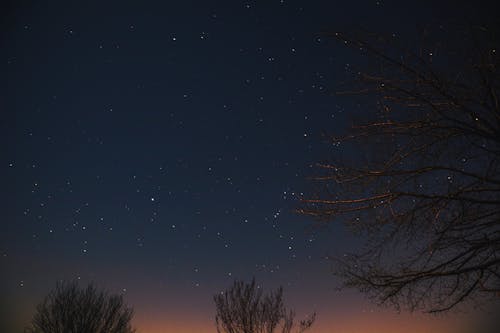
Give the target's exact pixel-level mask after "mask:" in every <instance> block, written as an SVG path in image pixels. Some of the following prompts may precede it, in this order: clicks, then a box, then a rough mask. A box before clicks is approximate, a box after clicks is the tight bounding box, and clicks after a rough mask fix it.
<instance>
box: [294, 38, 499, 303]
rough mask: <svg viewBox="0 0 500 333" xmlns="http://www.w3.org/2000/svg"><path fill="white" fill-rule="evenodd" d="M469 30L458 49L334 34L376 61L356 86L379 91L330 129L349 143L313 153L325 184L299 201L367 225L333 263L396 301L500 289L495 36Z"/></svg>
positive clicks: (320, 215)
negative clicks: (356, 244) (348, 121)
mask: <svg viewBox="0 0 500 333" xmlns="http://www.w3.org/2000/svg"><path fill="white" fill-rule="evenodd" d="M468 31H469V32H470V34H468V33H467V31H462V32H464V33H466V34H467V35H466V36H464V34H462V36H461V38H459V41H460V43H457V45H459V47H458V48H457V49H453V48H450V46H449V45H447V46H446V47H444V46H443V45H442V44H439V43H432V44H430V45H428V46H426V45H422V47H421V48H420V49H414V50H413V51H412V50H410V49H408V48H399V47H397V46H395V45H396V43H395V39H394V38H393V36H391V37H389V38H382V37H380V36H375V37H372V36H370V35H367V34H364V35H363V37H362V38H356V37H355V36H349V35H346V34H342V33H337V34H334V37H335V38H337V39H339V40H340V41H341V42H342V44H346V45H348V46H352V47H353V48H354V49H355V50H356V51H359V52H360V53H361V54H363V55H367V56H368V59H371V60H375V61H376V63H377V66H376V69H375V70H372V71H368V72H366V71H359V72H357V73H355V74H356V75H357V77H358V78H359V81H357V82H358V83H359V85H358V86H357V87H356V88H354V89H351V90H350V93H354V94H360V95H361V96H365V97H366V96H368V95H371V94H372V95H371V96H374V97H376V99H377V104H376V105H377V106H378V108H377V110H378V111H377V112H373V113H371V114H370V112H366V113H365V114H364V117H365V119H364V121H362V122H358V124H356V125H354V126H353V127H352V128H351V130H350V131H349V132H348V133H347V134H346V135H342V136H334V137H330V136H329V137H328V139H329V140H331V142H332V143H334V144H335V147H338V146H339V145H340V146H341V147H344V153H345V154H344V156H343V157H338V155H336V156H337V158H335V157H334V158H333V159H332V160H328V161H324V162H322V163H318V167H319V170H320V173H319V175H318V176H317V177H314V181H315V182H316V184H317V185H318V190H316V191H315V193H314V194H313V195H310V196H308V197H303V198H302V203H303V205H302V207H301V208H300V209H299V213H301V214H306V215H310V216H313V217H314V218H316V219H317V221H319V222H320V223H323V222H329V221H332V220H335V219H337V220H341V221H344V222H346V223H347V224H348V225H349V226H351V227H352V228H354V229H355V230H357V231H359V232H360V233H362V234H364V235H365V236H366V238H365V239H367V243H366V247H365V248H364V249H363V250H360V251H359V252H358V253H355V254H350V255H345V256H344V257H342V258H338V260H337V262H336V267H337V273H338V274H340V276H341V277H343V278H344V281H345V284H346V285H347V286H350V287H355V288H358V289H360V290H361V291H363V292H366V293H367V294H368V295H369V296H370V297H373V298H374V299H376V300H377V301H379V302H380V303H383V304H389V305H393V306H395V307H396V308H397V309H399V308H400V307H401V306H404V307H405V308H408V309H410V310H416V309H422V310H425V311H429V312H441V311H447V310H450V309H452V308H455V307H456V306H457V305H459V304H461V305H466V304H471V303H470V302H471V301H476V300H477V301H481V302H482V301H484V300H499V299H500V297H499V296H500V103H499V98H500V81H499V72H498V69H499V53H500V49H499V46H500V45H499V44H498V39H497V38H496V36H493V37H492V34H491V31H488V30H486V29H484V28H478V29H471V30H468ZM455 32H456V30H455ZM452 35H453V33H445V38H447V42H448V43H452V42H451V39H452V37H453V36H452ZM372 63H373V62H372ZM366 118H369V119H366ZM474 303H476V302H474Z"/></svg>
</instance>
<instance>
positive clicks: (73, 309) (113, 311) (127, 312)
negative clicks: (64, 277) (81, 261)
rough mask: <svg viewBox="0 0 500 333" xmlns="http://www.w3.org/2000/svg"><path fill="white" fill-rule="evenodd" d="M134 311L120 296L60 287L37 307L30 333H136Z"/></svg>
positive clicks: (91, 288)
mask: <svg viewBox="0 0 500 333" xmlns="http://www.w3.org/2000/svg"><path fill="white" fill-rule="evenodd" d="M132 316H133V311H132V309H131V308H128V307H126V305H125V304H124V302H123V298H122V296H120V295H109V294H108V293H106V292H105V291H101V290H98V289H97V288H96V287H95V286H94V285H92V284H89V285H88V286H87V287H86V288H80V287H79V286H78V284H77V283H76V282H72V283H58V284H57V286H56V288H55V289H54V290H53V291H51V292H50V293H49V294H48V295H47V296H46V297H45V299H44V300H43V301H42V302H41V303H40V304H39V305H38V306H37V309H36V313H35V315H34V316H33V319H32V321H31V325H30V326H29V327H28V328H26V329H25V332H26V333H70V332H71V333H133V332H135V330H134V329H132V327H131V320H132Z"/></svg>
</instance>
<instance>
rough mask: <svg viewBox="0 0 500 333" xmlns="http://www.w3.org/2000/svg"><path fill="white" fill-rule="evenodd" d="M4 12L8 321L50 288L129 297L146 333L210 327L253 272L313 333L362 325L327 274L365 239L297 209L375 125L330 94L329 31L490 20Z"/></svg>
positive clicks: (209, 6) (3, 263) (436, 12)
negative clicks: (343, 320) (222, 298)
mask: <svg viewBox="0 0 500 333" xmlns="http://www.w3.org/2000/svg"><path fill="white" fill-rule="evenodd" d="M4 6H5V7H4V10H2V14H1V15H2V18H1V20H2V21H1V30H0V72H1V73H2V75H1V80H0V84H1V89H0V109H1V115H2V116H1V117H2V121H1V140H2V154H1V155H0V177H1V184H2V192H1V194H0V195H1V200H0V202H1V212H2V213H1V214H2V217H1V223H2V232H1V233H0V254H1V257H0V270H1V271H2V272H3V273H2V278H1V279H2V280H1V284H0V293H1V294H2V295H5V297H2V298H3V300H2V302H3V304H1V307H0V310H1V312H2V313H1V316H2V317H1V318H0V320H2V321H6V322H8V324H9V325H17V326H16V327H22V325H23V324H25V323H26V322H27V320H29V317H30V316H31V313H32V310H33V307H34V305H35V304H36V302H37V301H39V299H40V298H41V297H42V296H43V295H44V294H45V293H47V291H48V290H49V289H50V288H51V287H53V286H54V284H55V282H56V281H57V280H61V279H80V280H82V282H88V281H94V282H96V283H97V284H99V285H101V286H104V287H106V288H108V289H110V290H112V291H114V292H120V293H123V294H124V295H125V297H126V299H127V300H128V301H129V302H130V303H131V304H132V305H134V306H135V307H136V311H137V314H138V315H137V320H138V323H137V326H138V328H139V331H141V328H142V331H143V332H163V331H165V332H168V328H166V327H167V326H168V323H169V322H172V323H175V324H172V325H173V326H172V327H174V326H175V327H178V324H177V322H176V321H175V320H174V319H173V318H174V317H176V316H177V318H179V316H181V317H182V316H185V318H192V322H193V323H192V324H191V326H189V325H187V326H186V327H191V331H194V330H195V329H194V328H192V327H195V326H196V325H198V324H199V327H204V328H206V329H207V332H208V331H210V330H212V327H210V326H207V325H209V324H210V320H211V318H212V315H213V306H212V300H211V296H212V295H213V294H214V293H215V292H218V291H220V290H222V289H225V288H226V287H228V286H229V285H230V283H231V282H232V281H233V279H235V278H239V279H250V278H251V277H252V276H256V277H257V278H258V279H259V281H261V282H263V283H264V284H265V285H266V286H269V287H274V286H277V285H280V284H281V285H284V286H285V287H286V289H285V290H286V292H288V293H289V295H290V299H291V302H292V303H293V304H294V305H295V306H296V307H297V308H298V309H299V310H301V311H311V310H316V311H317V312H318V318H319V320H320V321H319V323H318V325H319V326H318V329H323V330H325V331H328V325H329V323H330V322H329V321H328V319H327V318H329V316H331V313H333V312H335V310H336V309H337V310H338V309H340V308H341V306H340V305H341V304H344V305H345V308H344V309H342V310H338V311H337V312H338V313H344V312H345V313H349V314H350V315H352V313H356V311H367V310H366V309H367V304H366V303H364V302H362V301H361V300H360V299H361V297H360V296H357V295H354V294H352V293H350V292H347V293H338V292H336V291H335V287H336V286H338V283H337V281H336V280H335V279H334V278H333V277H332V276H331V274H330V266H329V265H330V264H329V262H328V261H327V260H324V257H325V255H326V254H327V253H334V254H337V255H340V254H342V253H343V252H344V251H347V250H349V249H350V248H353V247H355V246H356V245H357V244H358V242H356V241H355V240H354V238H353V237H351V236H349V235H348V233H347V232H346V231H345V230H343V228H342V227H341V226H340V225H332V226H331V227H330V228H328V229H314V228H313V229H311V228H310V227H311V225H312V221H310V220H307V219H305V218H304V217H301V216H296V215H294V214H293V212H292V211H293V209H294V207H295V205H296V198H297V195H298V194H300V193H301V192H304V191H308V190H310V188H309V185H308V183H307V181H306V180H305V178H306V177H307V176H308V175H310V174H312V173H313V172H314V171H313V170H311V168H310V165H311V164H312V163H314V162H315V161H319V160H321V159H324V158H327V157H328V156H329V155H330V154H332V153H334V152H335V150H338V149H341V147H331V146H328V145H326V144H324V143H323V142H322V141H321V135H320V134H321V132H322V131H327V132H330V133H335V132H339V131H342V130H343V129H345V128H346V127H347V126H349V125H350V122H349V119H350V116H351V115H352V114H353V113H357V114H359V112H361V114H362V112H370V110H369V107H367V104H365V103H363V105H361V104H359V101H357V100H355V99H349V98H345V97H343V98H339V97H336V96H332V92H333V91H335V89H336V88H337V87H338V86H339V85H341V83H342V82H345V81H346V80H350V79H352V76H351V75H350V71H351V70H350V69H351V68H352V66H356V65H358V63H356V61H359V59H358V58H356V55H355V53H353V52H352V50H348V49H347V48H343V47H342V46H341V45H338V44H337V43H336V42H335V41H333V40H331V39H330V38H328V37H326V36H324V35H323V34H322V33H324V32H328V31H335V30H352V29H358V28H364V29H367V30H368V31H374V32H380V33H391V34H392V33H395V34H397V35H400V36H405V35H406V36H409V37H408V38H413V37H414V36H415V35H416V33H417V31H418V29H419V28H420V27H422V26H425V25H427V24H431V25H437V24H448V23H452V24H456V23H475V22H480V23H481V22H482V20H484V21H488V17H487V16H486V14H485V13H486V12H488V9H490V10H491V8H477V5H476V4H474V3H472V2H471V4H469V5H466V6H457V5H456V4H453V2H440V4H438V5H436V4H431V2H426V1H424V2H418V3H417V2H415V4H410V3H409V2H395V1H394V2H388V1H286V0H285V1H279V0H276V1H183V2H174V1H164V2H147V3H146V2H140V1H124V2H122V1H102V2H101V1H95V2H94V1H89V2H72V1H50V2H49V3H48V4H47V3H45V2H42V1H32V2H23V4H19V3H16V2H12V3H11V4H10V5H4ZM402 39H403V40H404V37H402ZM356 59H358V60H356ZM364 108H366V111H364V110H365V109H364ZM345 153H347V154H348V152H345ZM351 303H352V305H350V306H347V304H351ZM347 308H349V309H351V310H349V311H351V312H352V313H351V312H349V311H348V310H346V309H347ZM151 309H154V310H152V311H149V310H151ZM361 309H362V310H361ZM342 311H344V312H342ZM160 314H161V315H160ZM322 314H323V319H321V316H322ZM159 317H161V318H159ZM325 317H326V318H325ZM6 318H9V319H8V320H7V319H6ZM183 318H184V317H183ZM321 320H323V321H322V322H321ZM196 323H198V324H196ZM195 324H196V325H195ZM141 325H142V326H141ZM148 325H149V326H148ZM162 325H163V326H162ZM165 325H167V326H165ZM176 325H177V326H176ZM179 325H180V324H179ZM193 325H194V326H193ZM197 327H198V326H197ZM176 330H177V329H176Z"/></svg>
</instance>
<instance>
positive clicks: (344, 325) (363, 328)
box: [134, 311, 464, 333]
mask: <svg viewBox="0 0 500 333" xmlns="http://www.w3.org/2000/svg"><path fill="white" fill-rule="evenodd" d="M134 324H135V327H136V328H137V331H138V332H139V333H193V332H196V333H209V332H210V333H213V332H216V328H215V324H214V322H213V321H212V320H210V319H209V318H207V317H206V316H203V317H196V316H194V315H193V316H192V317H189V316H181V317H171V318H165V317H164V318H151V317H148V318H144V317H142V316H137V317H136V318H135V320H134ZM463 325H464V318H461V319H460V318H457V317H453V316H451V317H432V316H429V315H410V314H396V313H389V312H381V311H376V312H372V313H359V314H350V315H348V316H346V315H342V314H340V313H339V314H338V315H335V314H333V315H330V316H327V315H326V314H324V315H323V316H322V315H321V313H318V316H317V320H316V322H315V323H314V325H313V326H312V328H311V329H310V332H311V333H332V332H335V333H402V332H404V333H457V332H458V331H459V328H460V327H463Z"/></svg>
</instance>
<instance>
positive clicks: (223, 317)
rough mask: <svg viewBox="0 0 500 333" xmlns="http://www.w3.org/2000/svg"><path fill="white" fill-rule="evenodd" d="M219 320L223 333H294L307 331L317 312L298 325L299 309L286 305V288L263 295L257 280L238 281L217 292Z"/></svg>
mask: <svg viewBox="0 0 500 333" xmlns="http://www.w3.org/2000/svg"><path fill="white" fill-rule="evenodd" d="M214 301H215V307H216V311H217V313H216V315H215V323H216V327H217V332H219V333H223V332H224V333H274V332H276V333H277V332H281V333H290V332H292V330H293V329H294V328H296V332H299V333H301V332H304V331H305V330H307V329H308V328H310V327H311V325H312V324H313V322H314V320H315V317H316V314H315V313H313V314H312V315H311V316H310V317H309V318H308V319H305V320H302V321H300V322H299V323H298V327H296V326H297V325H296V323H295V312H294V311H292V310H288V309H286V308H285V305H284V303H283V288H281V287H280V288H278V289H277V290H275V291H274V292H271V293H269V294H265V295H263V293H262V289H261V288H259V287H258V286H257V285H256V284H255V279H253V280H252V282H251V283H245V282H242V281H235V282H234V284H233V286H232V287H231V288H230V289H229V290H226V291H225V292H223V293H221V294H217V295H215V296H214Z"/></svg>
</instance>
